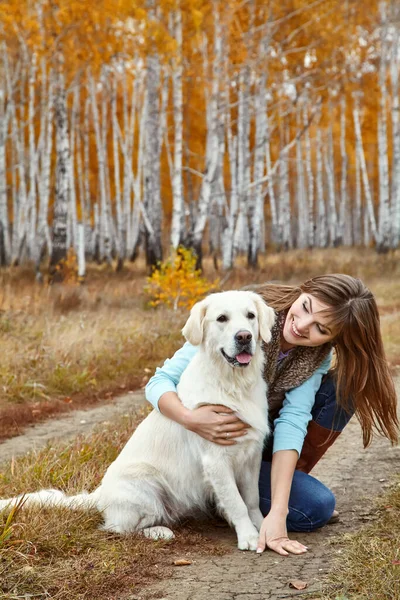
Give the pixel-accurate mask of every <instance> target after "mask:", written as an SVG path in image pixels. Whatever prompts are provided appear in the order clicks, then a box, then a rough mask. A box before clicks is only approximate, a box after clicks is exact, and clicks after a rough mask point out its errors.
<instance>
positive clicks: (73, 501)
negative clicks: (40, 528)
mask: <svg viewBox="0 0 400 600" xmlns="http://www.w3.org/2000/svg"><path fill="white" fill-rule="evenodd" d="M97 496H98V494H97V490H95V491H94V492H92V493H91V494H89V493H88V492H82V493H81V494H77V495H76V496H67V495H66V494H64V493H63V492H61V491H59V490H40V491H39V492H33V493H30V494H21V495H20V496H15V497H14V498H5V499H0V511H1V510H5V509H12V508H14V507H17V506H18V507H20V508H23V507H27V508H29V507H32V506H38V507H43V508H45V507H54V506H65V507H66V508H70V509H72V510H74V509H82V508H86V509H90V508H97Z"/></svg>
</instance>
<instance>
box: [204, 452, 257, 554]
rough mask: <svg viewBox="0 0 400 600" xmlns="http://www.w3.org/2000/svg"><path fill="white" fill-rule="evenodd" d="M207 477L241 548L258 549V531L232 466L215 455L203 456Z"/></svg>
mask: <svg viewBox="0 0 400 600" xmlns="http://www.w3.org/2000/svg"><path fill="white" fill-rule="evenodd" d="M203 468H204V474H205V477H206V479H207V480H208V481H209V483H210V484H211V486H212V488H213V491H214V493H215V497H216V500H217V504H218V507H219V508H220V509H222V511H223V513H224V515H225V517H226V519H227V520H228V521H229V522H230V523H231V524H232V525H233V526H234V528H235V530H236V534H237V537H238V548H239V549H240V550H256V549H257V542H258V531H257V529H256V528H255V527H254V525H253V523H252V522H251V520H250V517H249V513H248V510H247V506H246V504H245V503H244V501H243V498H242V497H241V495H240V493H239V490H238V488H237V485H236V482H235V478H234V475H233V472H232V469H231V466H230V465H228V464H226V463H224V462H222V461H221V459H220V457H218V460H216V459H215V457H213V456H204V457H203Z"/></svg>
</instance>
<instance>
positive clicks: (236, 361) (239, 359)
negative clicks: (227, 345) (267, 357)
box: [221, 348, 253, 367]
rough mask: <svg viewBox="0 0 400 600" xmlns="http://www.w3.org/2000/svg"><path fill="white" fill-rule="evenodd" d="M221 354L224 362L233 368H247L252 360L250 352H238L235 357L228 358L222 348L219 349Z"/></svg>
mask: <svg viewBox="0 0 400 600" xmlns="http://www.w3.org/2000/svg"><path fill="white" fill-rule="evenodd" d="M221 353H222V356H223V357H224V358H225V360H226V361H227V362H228V363H229V364H230V365H233V366H234V367H247V366H248V365H249V364H250V361H251V359H252V358H253V355H252V354H250V352H240V353H239V354H236V355H235V356H228V354H227V353H226V352H224V350H223V348H221Z"/></svg>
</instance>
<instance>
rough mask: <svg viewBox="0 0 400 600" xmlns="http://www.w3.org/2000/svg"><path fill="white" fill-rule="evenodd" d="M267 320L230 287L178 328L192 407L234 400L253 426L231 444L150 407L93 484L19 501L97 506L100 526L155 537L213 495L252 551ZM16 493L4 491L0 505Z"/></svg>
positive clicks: (259, 304)
mask: <svg viewBox="0 0 400 600" xmlns="http://www.w3.org/2000/svg"><path fill="white" fill-rule="evenodd" d="M273 323H274V311H273V310H272V309H271V308H269V307H268V306H267V305H266V304H265V303H264V302H263V300H262V299H261V298H260V297H259V296H258V295H257V294H255V293H253V292H241V291H231V292H222V293H218V294H213V295H211V296H208V297H207V298H206V299H205V300H203V301H201V302H199V303H197V304H196V305H195V306H194V307H193V309H192V311H191V314H190V317H189V319H188V321H187V323H186V325H185V327H184V328H183V334H184V336H185V337H186V339H187V340H188V341H189V342H191V343H192V344H194V345H196V346H199V351H198V353H197V354H196V355H195V357H194V358H193V359H192V360H191V362H190V363H189V365H188V367H187V368H186V369H185V371H184V373H183V375H182V377H181V380H180V383H179V385H178V395H179V397H180V399H181V401H182V403H183V404H184V405H185V406H186V407H187V408H189V409H195V408H197V407H199V406H201V405H204V404H222V405H224V406H227V407H229V408H231V409H233V410H234V411H235V412H236V413H237V414H238V416H239V417H240V418H241V419H242V420H243V421H245V422H246V423H248V424H249V425H250V429H249V430H248V433H247V435H245V436H243V437H240V438H238V440H237V444H235V445H231V446H223V445H219V444H215V443H212V442H209V441H207V440H205V439H204V438H202V437H200V436H199V435H197V434H195V433H193V432H191V431H188V430H186V429H185V428H184V427H182V426H181V425H178V424H177V423H175V422H174V421H172V420H170V419H168V418H166V417H165V416H163V415H162V414H161V413H160V412H158V411H156V410H153V411H152V413H151V414H150V415H149V416H148V417H147V418H146V419H145V420H144V421H143V422H142V423H141V424H140V425H139V427H138V428H137V429H136V431H135V432H134V434H133V435H132V437H131V438H130V440H129V441H128V443H127V444H126V446H125V447H124V448H123V450H122V452H121V453H120V454H119V456H118V457H117V459H116V460H115V461H114V462H113V463H112V464H111V465H110V467H109V468H108V470H107V472H106V474H105V475H104V478H103V480H102V482H101V485H100V486H99V487H98V488H97V489H96V490H95V491H94V492H93V493H91V494H86V493H83V494H78V495H77V496H72V497H71V496H69V497H68V496H65V495H64V494H63V493H62V492H59V491H57V490H42V491H40V492H36V493H32V494H26V495H25V496H24V498H25V505H46V506H49V505H57V506H68V507H71V508H74V507H82V506H84V507H85V506H92V507H96V508H97V509H98V510H100V511H101V512H102V513H103V516H104V529H106V530H109V531H114V532H118V533H129V532H134V531H143V532H144V534H145V535H147V536H148V537H152V538H154V539H157V538H160V537H165V538H169V537H173V533H172V531H171V530H170V529H169V528H168V527H167V526H171V525H172V524H173V523H174V522H176V521H177V520H178V519H179V518H181V517H183V516H185V515H189V514H193V513H195V512H196V511H198V510H200V511H205V510H207V507H208V506H209V504H210V502H213V503H215V504H216V506H217V507H218V509H219V510H220V512H221V513H222V514H223V515H224V517H225V518H226V519H227V520H228V522H229V523H231V524H232V525H233V526H234V528H235V530H236V533H237V537H238V547H239V548H240V549H242V550H245V549H249V550H255V549H256V547H257V540H258V530H259V527H260V525H261V522H262V519H263V517H262V514H261V512H260V510H259V506H258V505H259V496H258V473H259V468H260V461H261V451H262V445H263V442H264V439H265V437H266V435H267V434H268V407H267V397H266V384H265V382H264V380H263V377H262V370H263V352H262V349H261V342H262V340H263V341H265V342H268V341H269V340H270V338H271V328H272V325H273ZM19 498H20V497H18V498H12V499H7V500H0V509H1V508H5V507H7V506H8V507H10V506H12V505H13V504H15V503H16V502H17V501H18V499H19Z"/></svg>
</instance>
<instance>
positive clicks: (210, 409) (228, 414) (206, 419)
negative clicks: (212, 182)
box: [184, 404, 249, 446]
mask: <svg viewBox="0 0 400 600" xmlns="http://www.w3.org/2000/svg"><path fill="white" fill-rule="evenodd" d="M184 425H185V427H186V429H189V430H190V431H193V432H194V433H197V434H198V435H200V436H201V437H203V438H204V439H206V440H208V441H209V442H214V443H216V444H220V445H221V446H232V445H233V444H236V439H237V438H239V437H242V436H243V435H246V433H247V430H248V428H249V425H248V424H247V423H243V421H241V420H240V419H239V418H238V417H237V416H236V414H235V413H234V412H233V410H231V409H230V408H227V407H226V406H222V405H220V404H207V405H205V406H200V407H199V408H196V409H195V410H192V411H190V414H188V415H187V418H186V421H185V423H184Z"/></svg>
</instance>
